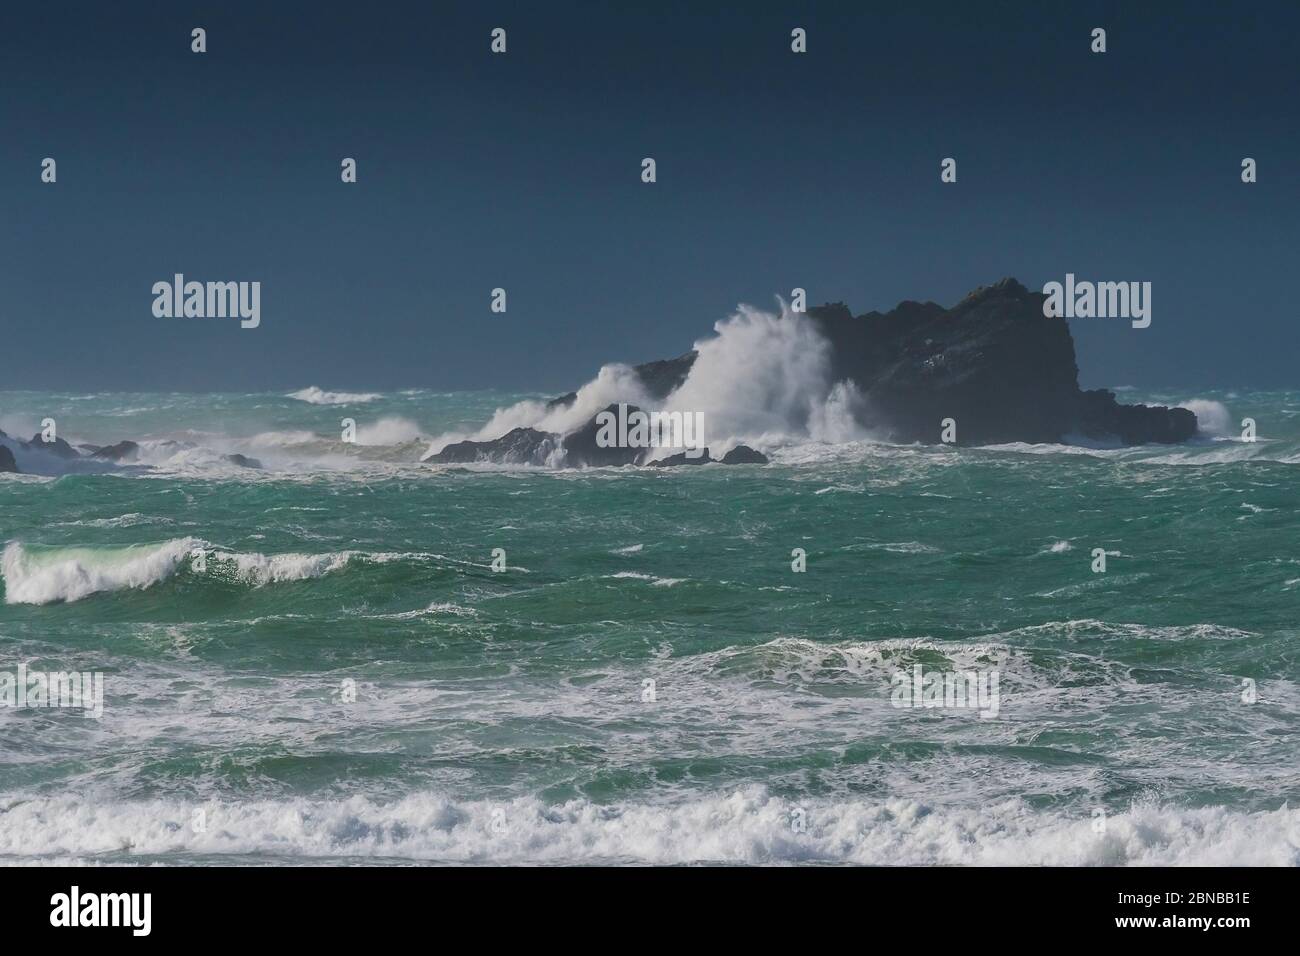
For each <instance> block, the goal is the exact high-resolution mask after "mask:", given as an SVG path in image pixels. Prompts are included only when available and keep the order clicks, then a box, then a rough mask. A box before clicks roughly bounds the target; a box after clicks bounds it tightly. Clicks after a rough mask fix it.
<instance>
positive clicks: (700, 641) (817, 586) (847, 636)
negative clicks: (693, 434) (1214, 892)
mask: <svg viewBox="0 0 1300 956" xmlns="http://www.w3.org/2000/svg"><path fill="white" fill-rule="evenodd" d="M295 396H296V397H295ZM525 397H526V396H519V395H508V394H502V393H487V392H483V393H453V394H446V393H436V392H430V391H418V390H416V391H408V392H391V393H371V394H351V395H347V394H329V393H322V392H320V391H319V390H317V391H304V392H300V393H295V395H294V396H290V395H285V394H280V393H275V394H256V395H170V394H168V395H157V394H118V393H113V394H96V395H76V394H54V393H29V392H7V393H0V428H3V429H4V430H5V431H6V432H8V433H9V434H10V435H11V436H21V437H24V438H26V437H30V436H31V434H32V433H33V432H34V431H36V430H38V428H39V427H40V421H41V419H42V418H45V417H47V416H49V417H52V418H54V419H55V421H56V422H57V423H58V428H59V434H60V435H61V436H62V437H65V438H67V439H68V440H69V441H71V442H73V443H74V444H76V443H79V442H86V443H90V444H103V443H111V442H115V441H118V440H121V439H124V438H130V439H134V440H137V441H140V442H141V445H142V450H141V460H140V462H139V463H136V464H133V465H125V466H112V465H100V466H90V465H86V464H77V465H75V466H68V465H60V464H56V463H53V462H42V463H40V464H41V468H40V469H36V468H29V469H28V470H44V471H45V472H46V473H45V474H41V475H31V474H29V475H22V476H11V475H3V476H0V546H3V547H4V557H3V582H2V584H0V587H2V588H3V603H0V672H3V671H6V670H7V671H14V670H15V669H16V668H17V667H18V665H20V664H24V665H26V666H27V667H28V668H29V669H36V670H44V671H66V670H78V671H98V672H102V673H103V674H104V682H105V683H104V687H105V699H104V713H103V716H102V718H101V719H98V720H96V719H90V718H87V717H85V716H83V715H82V714H81V713H80V712H77V711H74V710H55V709H39V708H22V709H19V708H15V707H7V708H4V709H0V858H3V859H6V860H9V861H10V862H13V861H24V862H36V861H54V862H68V861H101V862H111V863H154V862H173V863H180V862H185V863H228V862H240V863H256V862H367V863H376V862H392V863H403V862H480V863H487V862H538V863H565V862H598V861H600V862H612V861H620V862H654V863H679V862H698V861H704V862H834V863H850V862H859V863H872V864H886V865H889V864H915V863H1031V864H1035V863H1047V864H1055V863H1060V864H1076V863H1082V864H1089V863H1095V864H1111V863H1133V864H1143V863H1209V864H1217V863H1245V864H1283V865H1295V864H1296V863H1297V861H1300V746H1298V745H1297V739H1298V738H1297V733H1298V732H1300V690H1298V689H1297V681H1300V617H1298V615H1297V609H1298V608H1300V393H1296V392H1270V393H1263V392H1250V391H1244V390H1241V391H1236V392H1226V391H1218V392H1216V391H1211V390H1191V391H1187V392H1179V393H1156V394H1149V393H1143V392H1136V391H1128V392H1125V393H1123V395H1122V396H1121V397H1122V399H1123V400H1125V401H1143V400H1149V401H1165V402H1171V403H1175V402H1186V401H1191V400H1197V403H1198V404H1197V406H1196V407H1197V410H1198V414H1199V415H1200V417H1201V421H1202V424H1203V426H1204V427H1205V429H1206V432H1207V434H1206V437H1205V438H1204V439H1203V440H1202V441H1200V442H1198V443H1195V444H1192V445H1188V446H1181V447H1144V448H1132V449H1106V448H1077V447H1065V446H1003V447H997V448H982V449H972V448H946V447H920V446H897V445H889V444H881V443H876V442H872V441H870V440H865V439H856V440H844V441H836V442H827V441H813V440H810V439H799V438H786V439H783V440H779V441H778V440H774V441H770V442H768V444H767V448H766V450H767V451H768V452H769V454H770V455H771V457H772V463H771V464H768V465H765V466H734V467H723V466H708V467H703V468H689V469H667V470H656V469H639V468H627V469H597V470H590V471H553V470H546V469H538V468H492V467H475V468H469V469H466V468H437V467H432V466H430V465H425V464H421V463H420V462H419V458H420V457H421V456H422V455H423V454H424V453H425V452H426V451H427V450H428V448H429V447H430V444H431V443H432V442H433V441H434V439H436V438H437V437H438V436H446V435H449V434H468V433H472V432H473V431H474V430H475V429H477V428H478V427H479V426H481V425H483V423H485V422H486V421H488V420H489V419H490V418H491V417H492V415H493V413H494V410H496V409H498V408H506V407H509V406H511V405H512V404H514V403H515V402H517V401H519V400H521V399H523V398H525ZM1247 416H1249V417H1252V418H1254V419H1255V420H1256V422H1257V423H1258V430H1259V438H1260V440H1259V441H1257V442H1254V443H1246V442H1242V441H1240V440H1239V437H1238V435H1239V431H1240V428H1239V425H1238V423H1239V422H1240V420H1241V419H1242V418H1244V417H1247ZM345 417H351V418H354V419H355V420H356V422H357V425H358V442H357V443H355V444H348V443H343V442H340V441H338V438H339V435H340V422H341V419H343V418H345ZM235 451H238V452H241V453H243V454H246V455H249V456H251V457H254V458H257V459H258V460H259V461H260V462H261V463H262V465H263V468H262V469H261V470H250V469H244V468H239V467H237V466H234V465H232V464H230V463H229V462H227V461H225V460H223V458H222V455H223V454H226V453H229V452H235ZM21 464H22V460H21V459H20V465H21ZM796 548H801V549H804V551H805V552H806V555H807V570H806V571H804V572H802V573H797V572H795V571H793V570H792V567H791V563H792V551H793V550H794V549H796ZM1095 548H1102V549H1104V550H1105V551H1106V552H1107V568H1106V571H1105V572H1104V573H1094V572H1093V570H1092V567H1091V566H1092V562H1093V550H1094V549H1095ZM196 549H199V550H201V551H203V553H204V554H205V555H206V569H205V570H202V571H199V570H196V569H195V567H194V561H193V558H192V554H193V552H194V551H195V550H196ZM494 549H502V550H503V551H504V560H505V566H506V570H505V571H503V572H498V571H494V570H493V568H492V562H493V552H494ZM918 663H919V664H921V665H922V666H923V668H928V669H931V670H938V671H943V670H953V669H971V668H974V669H979V670H982V671H985V672H987V671H990V670H996V671H997V672H998V674H999V678H1000V706H999V709H998V713H997V716H996V717H994V718H992V719H982V718H981V717H980V715H979V714H978V713H977V712H975V711H972V710H969V709H966V710H962V709H933V710H931V709H923V708H922V709H906V708H899V707H895V706H893V703H892V702H891V686H892V685H891V679H892V677H893V675H894V674H896V673H898V672H900V671H910V670H911V668H913V666H914V665H916V664H918ZM647 682H653V683H652V684H651V683H647ZM1252 682H1253V683H1252ZM353 698H355V699H353Z"/></svg>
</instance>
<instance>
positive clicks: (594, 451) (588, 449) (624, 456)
mask: <svg viewBox="0 0 1300 956" xmlns="http://www.w3.org/2000/svg"><path fill="white" fill-rule="evenodd" d="M638 411H640V409H639V408H637V407H636V406H635V405H628V406H627V412H626V414H627V415H628V416H631V415H632V413H633V412H638ZM604 412H609V413H610V414H612V415H614V416H616V417H617V416H618V414H619V408H618V405H617V404H613V405H609V406H608V407H606V408H604V409H602V410H601V411H600V412H597V413H596V414H595V415H593V416H591V420H590V421H588V422H587V424H585V425H583V426H582V427H581V428H579V429H578V430H577V431H573V432H570V433H569V434H567V435H565V436H564V459H563V464H564V467H566V468H607V467H610V466H617V465H636V464H640V463H641V462H642V461H643V460H644V459H645V456H646V452H647V451H649V450H650V449H646V448H623V447H617V446H610V447H603V446H601V445H599V444H597V443H596V437H597V433H598V432H599V431H600V425H599V424H597V420H598V419H599V418H600V416H601V414H602V413H604Z"/></svg>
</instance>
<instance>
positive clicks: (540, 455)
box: [423, 428, 560, 465]
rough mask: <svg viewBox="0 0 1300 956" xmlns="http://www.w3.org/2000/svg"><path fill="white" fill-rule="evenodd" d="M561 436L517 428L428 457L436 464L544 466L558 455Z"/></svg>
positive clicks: (449, 448) (450, 447)
mask: <svg viewBox="0 0 1300 956" xmlns="http://www.w3.org/2000/svg"><path fill="white" fill-rule="evenodd" d="M559 441H560V436H559V435H556V434H553V433H551V432H543V431H538V430H537V429H535V428H516V429H513V430H512V431H509V432H506V433H505V434H504V435H502V436H501V437H500V438H495V439H493V440H492V441H458V442H452V443H451V444H450V445H448V446H447V447H446V448H444V449H442V451H440V452H438V453H437V454H434V455H429V456H427V457H426V458H424V459H423V460H424V461H427V462H430V463H432V464H435V465H466V464H474V463H475V462H497V463H500V464H508V465H544V464H546V463H547V462H548V460H549V459H550V457H551V455H552V454H553V453H554V452H555V449H556V448H557V447H558V445H559Z"/></svg>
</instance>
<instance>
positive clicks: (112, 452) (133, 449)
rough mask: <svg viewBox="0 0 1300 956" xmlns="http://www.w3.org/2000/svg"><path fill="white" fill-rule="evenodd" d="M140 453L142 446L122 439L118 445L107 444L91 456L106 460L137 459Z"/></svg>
mask: <svg viewBox="0 0 1300 956" xmlns="http://www.w3.org/2000/svg"><path fill="white" fill-rule="evenodd" d="M139 453H140V446H139V445H137V444H136V443H135V442H133V441H120V442H118V443H117V444H116V445H105V446H104V447H103V448H101V449H100V450H99V451H97V452H95V454H94V455H92V456H91V457H93V458H102V459H104V460H105V461H135V458H136V456H137V455H138V454H139Z"/></svg>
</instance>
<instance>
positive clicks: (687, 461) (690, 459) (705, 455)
mask: <svg viewBox="0 0 1300 956" xmlns="http://www.w3.org/2000/svg"><path fill="white" fill-rule="evenodd" d="M713 462H714V459H712V458H710V457H709V449H708V448H707V447H705V448H702V449H700V454H697V455H694V456H691V455H688V454H687V453H686V452H684V451H682V452H678V453H677V454H675V455H669V456H668V457H667V458H660V459H659V460H658V461H652V462H650V463H649V464H650V467H651V468H676V467H677V466H678V465H709V464H712V463H713Z"/></svg>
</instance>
